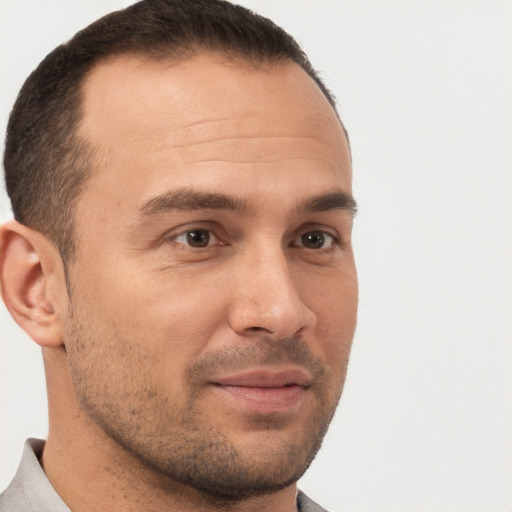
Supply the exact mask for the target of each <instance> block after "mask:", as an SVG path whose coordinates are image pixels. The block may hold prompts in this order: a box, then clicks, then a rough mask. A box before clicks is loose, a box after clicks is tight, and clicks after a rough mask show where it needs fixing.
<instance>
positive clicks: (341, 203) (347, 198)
mask: <svg viewBox="0 0 512 512" xmlns="http://www.w3.org/2000/svg"><path fill="white" fill-rule="evenodd" d="M299 210H302V211H305V212H309V213H316V212H326V211H330V210H347V211H349V212H351V213H352V215H355V214H356V213H357V202H356V200H355V199H354V198H353V196H352V194H348V193H347V192H343V191H334V192H328V193H327V194H321V195H318V196H315V197H312V198H310V199H307V200H306V201H304V202H303V203H302V204H301V206H300V207H299Z"/></svg>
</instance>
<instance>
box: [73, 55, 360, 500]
mask: <svg viewBox="0 0 512 512" xmlns="http://www.w3.org/2000/svg"><path fill="white" fill-rule="evenodd" d="M84 91H85V100H84V118H83V121H82V123H81V126H80V135H81V136H82V137H84V138H85V139H86V140H87V141H89V142H90V143H91V144H92V145H93V147H94V148H96V159H95V171H94V173H93V176H92V177H91V179H90V180H89V181H88V182H87V185H86V187H85V189H84V191H83V192H82V194H81V196H80V199H79V202H78V205H77V211H76V219H75V220H76V232H77V237H78V251H77V254H76V259H75V260H74V262H73V264H72V265H71V267H70V283H71V293H70V314H69V318H68V320H67V324H66V349H67V353H68V359H69V364H70V371H71V375H72V378H73V383H74V388H75V393H76V395H77V396H78V398H79V400H80V403H81V406H82V408H83V409H84V411H86V413H87V414H88V415H89V417H90V418H92V419H93V420H94V422H96V423H97V424H98V425H99V426H100V427H101V428H102V429H103V430H104V431H105V432H106V433H107V434H108V435H109V436H110V437H111V438H112V439H114V440H115V441H116V442H117V443H118V444H120V445H121V446H122V447H123V448H124V449H125V450H127V452H129V453H130V454H132V455H134V456H135V457H136V458H137V459H138V460H139V461H141V462H143V463H144V464H145V465H146V466H149V467H150V468H153V469H155V470H157V471H158V472H159V473H161V474H163V475H166V476H168V477H170V478H171V479H172V480H175V481H177V482H180V483H182V484H186V485H190V486H192V487H194V488H196V489H198V490H201V491H205V492H207V493H210V494H214V495H218V496H223V497H227V498H239V497H243V496H247V495H251V494H257V493H260V492H268V491H271V490H277V489H279V488H282V487H284V486H287V485H290V484H291V483H293V482H295V481H296V480H297V479H298V478H299V477H300V475H301V474H302V473H303V472H304V471H305V469H306V468H307V466H308V464H309V463H310V462H311V460H312V458H313V457H314V455H315V453H316V451H317V449H318V447H319V445H320V443H321V439H322V437H323V435H324V433H325V431H326V429H327V426H328V424H329V422H330V419H331V417H332V415H333V413H334V410H335V408H336V405H337V402H338V400H339V396H340V393H341V389H342V386H343V381H344V378H345V371H346V364H347V359H348V355H349V350H350V345H351V340H352V337H353V334H354V329H355V322H356V309H357V281H356V270H355V265H354V259H353V254H352V248H351V227H352V213H353V212H352V210H351V204H350V193H351V170H350V159H349V152H348V148H347V142H346V140H345V137H344V135H343V133H342V130H341V127H340V124H339V122H338V120H337V118H336V116H335V114H334V112H333V110H332V109H331V107H330V106H329V104H328V102H327V100H326V99H325V98H324V97H323V95H322V93H321V92H320V90H319V89H318V87H317V86H316V85H315V84H314V82H313V81H312V80H311V79H310V78H309V77H308V76H307V75H306V74H305V73H304V72H303V71H302V70H301V69H300V68H299V67H298V66H296V65H294V64H291V63H283V64H280V65H274V66H271V67H255V66H252V67H251V66H249V65H247V64H241V63H235V62H232V61H231V62H223V61H222V58H221V57H219V56H216V55H200V56H196V57H194V58H192V59H189V60H186V61H184V62H181V63H178V64H176V63H167V62H164V63H162V62H161V63H155V62H148V61H144V60H140V59H136V58H128V57H127V58H124V59H120V60H118V61H116V62H110V63H108V64H102V65H100V66H98V67H97V68H96V69H95V70H94V71H93V73H92V74H91V75H90V76H89V78H88V79H87V81H86V84H85V89H84Z"/></svg>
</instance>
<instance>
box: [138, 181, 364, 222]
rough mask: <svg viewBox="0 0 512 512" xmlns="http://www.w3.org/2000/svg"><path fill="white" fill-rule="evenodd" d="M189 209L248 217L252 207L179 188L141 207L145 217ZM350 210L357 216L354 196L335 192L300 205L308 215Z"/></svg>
mask: <svg viewBox="0 0 512 512" xmlns="http://www.w3.org/2000/svg"><path fill="white" fill-rule="evenodd" d="M189 210H230V211H234V212H236V213H238V214H240V215H247V214H248V213H250V212H251V210H252V208H251V206H250V204H249V201H247V200H246V199H244V198H241V197H238V196H234V195H231V194H218V193H210V192H199V191H195V190H191V189H187V188H183V189H177V190H173V191H170V192H167V193H165V194H162V195H159V196H156V197H153V198H152V199H150V200H149V201H147V202H146V203H144V204H143V205H142V207H141V208H140V212H141V213H142V215H143V216H144V217H152V216H155V215H159V214H162V213H168V212H173V211H189ZM330 210H347V211H350V212H351V213H352V215H355V213H356V211H357V203H356V201H355V199H354V198H353V197H352V195H351V194H348V193H346V192H343V191H334V192H328V193H325V194H321V195H318V196H314V197H312V198H308V199H307V200H305V201H304V202H302V203H300V204H299V207H298V211H300V212H305V213H316V212H325V211H330Z"/></svg>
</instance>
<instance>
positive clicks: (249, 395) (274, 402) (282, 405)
mask: <svg viewBox="0 0 512 512" xmlns="http://www.w3.org/2000/svg"><path fill="white" fill-rule="evenodd" d="M217 388H218V389H219V390H220V391H221V392H223V393H225V395H227V397H229V398H231V399H232V400H233V401H235V402H236V403H238V404H240V405H242V406H243V407H246V408H249V409H251V410H252V411H253V412H258V413H261V414H265V413H267V414H271V413H276V412H286V411H289V410H290V409H293V408H295V407H298V406H299V405H300V404H301V403H302V401H303V399H304V395H305V393H306V389H305V388H304V387H303V386H297V385H293V386H286V387H282V388H263V387H261V388H260V387H247V386H229V385H219V386H217Z"/></svg>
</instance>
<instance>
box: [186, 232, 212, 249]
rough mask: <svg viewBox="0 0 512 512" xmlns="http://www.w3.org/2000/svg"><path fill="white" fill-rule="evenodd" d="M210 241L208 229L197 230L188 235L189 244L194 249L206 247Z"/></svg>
mask: <svg viewBox="0 0 512 512" xmlns="http://www.w3.org/2000/svg"><path fill="white" fill-rule="evenodd" d="M209 241H210V233H209V232H208V231H207V230H206V229H196V230H195V231H189V232H188V233H187V242H188V244H189V245H190V246H192V247H206V246H207V245H208V242H209Z"/></svg>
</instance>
